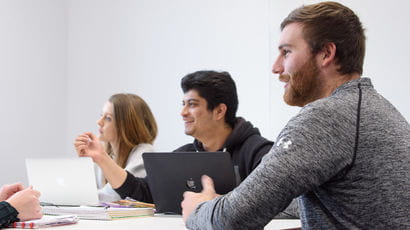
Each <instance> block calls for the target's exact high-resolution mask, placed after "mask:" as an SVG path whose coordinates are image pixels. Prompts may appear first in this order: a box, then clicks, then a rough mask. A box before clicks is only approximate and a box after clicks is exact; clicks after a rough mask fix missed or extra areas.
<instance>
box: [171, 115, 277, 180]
mask: <svg viewBox="0 0 410 230" xmlns="http://www.w3.org/2000/svg"><path fill="white" fill-rule="evenodd" d="M272 145H273V142H272V141H269V140H267V139H266V138H264V137H262V136H261V134H260V132H259V129H258V128H255V127H253V125H252V123H250V122H249V121H246V120H245V119H243V118H241V117H239V118H237V121H236V124H235V127H234V128H233V130H232V133H231V135H229V137H228V139H227V140H226V142H225V144H224V145H223V146H222V148H221V149H219V151H223V152H228V153H230V154H231V158H232V163H233V165H234V166H235V170H238V172H239V176H240V181H243V180H244V179H245V178H246V177H247V176H248V175H249V174H250V173H251V172H252V170H253V169H254V168H256V166H258V164H259V162H260V161H261V159H262V157H263V156H264V155H265V154H266V153H268V152H269V150H270V149H271V148H272ZM193 151H195V152H203V151H206V150H205V149H204V148H203V146H202V143H201V142H199V141H198V140H197V139H195V140H194V142H193V143H191V144H186V145H184V146H181V147H179V148H178V149H176V150H175V151H174V152H193Z"/></svg>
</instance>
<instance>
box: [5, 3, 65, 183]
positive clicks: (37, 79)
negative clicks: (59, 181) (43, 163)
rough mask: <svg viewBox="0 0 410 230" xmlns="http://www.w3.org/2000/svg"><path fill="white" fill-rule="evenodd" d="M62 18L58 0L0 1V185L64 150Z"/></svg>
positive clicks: (20, 177)
mask: <svg viewBox="0 0 410 230" xmlns="http://www.w3.org/2000/svg"><path fill="white" fill-rule="evenodd" d="M66 18H67V17H66V5H65V2H64V1H59V0H37V1H24V0H2V1H0V98H1V107H2V109H1V112H0V120H1V128H0V140H1V141H0V151H1V166H0V184H4V183H11V182H14V181H22V182H24V183H25V182H26V172H25V163H24V159H25V158H26V157H41V156H53V155H55V154H58V153H59V152H62V151H64V148H63V147H64V143H65V139H66V126H65V120H66V105H65V101H66V86H65V85H66V83H65V82H66V70H65V66H66V54H65V53H66V45H65V44H66V39H67V34H66V32H67V31H66V26H65V24H66Z"/></svg>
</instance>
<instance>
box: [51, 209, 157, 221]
mask: <svg viewBox="0 0 410 230" xmlns="http://www.w3.org/2000/svg"><path fill="white" fill-rule="evenodd" d="M43 214H45V215H77V216H78V218H80V219H88V220H115V219H123V218H133V217H141V216H153V215H154V209H153V208H114V207H89V206H79V207H66V206H43Z"/></svg>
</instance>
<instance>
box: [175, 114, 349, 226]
mask: <svg viewBox="0 0 410 230" xmlns="http://www.w3.org/2000/svg"><path fill="white" fill-rule="evenodd" d="M312 114H313V115H312V116H307V115H305V116H303V117H300V116H299V117H296V118H295V119H294V120H293V122H290V123H289V124H288V125H287V127H285V129H284V130H283V131H282V133H281V135H280V136H279V138H278V142H277V144H276V145H275V146H273V148H272V150H271V152H270V153H269V154H267V155H266V156H265V157H264V158H263V159H262V162H261V164H260V165H259V166H258V167H257V168H256V169H255V170H254V171H253V172H252V173H251V174H250V175H249V176H248V177H247V178H246V179H245V180H244V181H243V182H242V183H241V184H240V185H239V186H238V187H237V188H236V189H234V190H233V191H232V192H230V193H228V194H226V195H224V196H221V197H218V198H215V199H213V200H210V201H207V202H203V203H201V204H199V205H198V206H197V208H196V209H194V210H193V211H192V212H190V211H189V209H188V212H186V213H185V214H184V219H186V226H187V228H189V229H200V228H203V226H209V228H212V229H239V228H246V229H261V228H263V226H265V225H266V224H267V223H269V221H270V220H271V219H273V218H274V217H275V216H276V215H277V214H278V213H279V212H280V211H282V210H284V209H285V208H286V207H287V206H288V205H289V203H290V202H291V201H292V199H293V198H295V197H297V196H299V195H301V194H302V193H304V192H307V191H310V190H312V189H314V188H315V187H317V186H320V185H321V184H322V183H324V182H326V181H327V180H329V179H330V178H331V177H333V176H335V175H336V174H337V173H338V172H339V171H341V170H342V169H343V168H344V167H346V166H347V165H349V164H350V163H351V161H352V154H353V153H352V152H353V151H351V149H350V147H351V146H353V143H354V135H352V136H349V135H345V136H343V138H341V135H343V133H345V132H346V127H342V125H341V122H339V121H340V119H332V118H331V116H332V115H333V114H332V113H325V114H324V117H320V116H319V115H318V114H317V113H312ZM347 131H349V133H351V132H350V131H353V130H349V128H347ZM335 137H337V138H335ZM342 142H343V143H342ZM191 195H192V194H187V198H188V199H184V201H183V203H182V205H183V213H184V206H186V207H188V208H189V207H190V206H191V207H192V203H191V202H190V197H191ZM195 195H196V194H195ZM197 200H198V199H197ZM184 202H185V204H184Z"/></svg>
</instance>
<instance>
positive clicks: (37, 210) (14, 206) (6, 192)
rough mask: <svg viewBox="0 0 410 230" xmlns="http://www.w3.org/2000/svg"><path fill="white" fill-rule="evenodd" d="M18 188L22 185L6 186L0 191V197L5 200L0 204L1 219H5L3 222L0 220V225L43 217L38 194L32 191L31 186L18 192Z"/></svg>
mask: <svg viewBox="0 0 410 230" xmlns="http://www.w3.org/2000/svg"><path fill="white" fill-rule="evenodd" d="M20 186H22V185H21V184H18V183H17V184H13V185H6V186H3V187H2V189H1V190H0V197H1V198H2V199H4V198H5V199H6V200H4V201H2V202H1V203H2V205H1V209H2V211H1V212H2V213H1V215H2V219H3V218H5V220H1V222H2V223H1V224H2V225H3V224H4V225H5V224H7V223H12V222H15V221H18V220H21V221H26V220H32V219H39V218H41V217H42V216H43V214H42V212H41V206H40V201H39V199H38V198H39V197H40V192H38V191H36V190H34V189H33V187H32V186H30V187H28V188H26V189H23V190H20V188H21V187H20ZM17 190H18V191H17ZM15 191H17V192H15ZM13 192H14V193H13ZM16 213H17V215H16Z"/></svg>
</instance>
